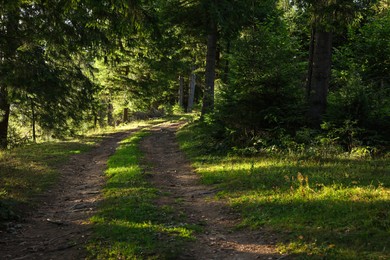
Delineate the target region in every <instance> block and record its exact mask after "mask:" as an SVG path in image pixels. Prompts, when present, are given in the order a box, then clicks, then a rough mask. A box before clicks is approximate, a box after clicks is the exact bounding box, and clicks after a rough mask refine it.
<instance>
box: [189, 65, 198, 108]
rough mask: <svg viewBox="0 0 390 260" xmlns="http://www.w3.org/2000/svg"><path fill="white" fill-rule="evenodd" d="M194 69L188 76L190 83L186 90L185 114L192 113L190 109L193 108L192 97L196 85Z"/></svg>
mask: <svg viewBox="0 0 390 260" xmlns="http://www.w3.org/2000/svg"><path fill="white" fill-rule="evenodd" d="M194 71H195V67H193V68H192V71H191V75H190V83H189V89H188V105H187V112H188V113H190V112H192V108H193V106H194V97H195V84H196V75H195V72H194Z"/></svg>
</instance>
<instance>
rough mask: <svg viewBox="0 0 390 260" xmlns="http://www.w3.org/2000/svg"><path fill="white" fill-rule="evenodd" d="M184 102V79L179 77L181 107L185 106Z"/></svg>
mask: <svg viewBox="0 0 390 260" xmlns="http://www.w3.org/2000/svg"><path fill="white" fill-rule="evenodd" d="M183 100H184V78H183V77H182V76H179V106H180V107H184V106H183Z"/></svg>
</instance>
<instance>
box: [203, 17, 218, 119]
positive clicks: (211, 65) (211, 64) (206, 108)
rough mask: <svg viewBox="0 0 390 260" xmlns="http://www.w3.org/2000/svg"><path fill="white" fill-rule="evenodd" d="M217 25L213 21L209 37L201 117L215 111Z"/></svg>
mask: <svg viewBox="0 0 390 260" xmlns="http://www.w3.org/2000/svg"><path fill="white" fill-rule="evenodd" d="M217 34H218V32H217V25H216V24H215V22H214V21H213V20H212V19H211V21H210V28H209V34H208V37H207V56H206V72H205V77H206V80H205V83H206V84H205V89H204V93H203V106H202V113H201V116H202V117H203V116H204V115H205V114H208V113H211V112H213V111H214V80H215V61H216V55H217V40H218V35H217Z"/></svg>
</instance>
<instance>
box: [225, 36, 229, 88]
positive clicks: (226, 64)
mask: <svg viewBox="0 0 390 260" xmlns="http://www.w3.org/2000/svg"><path fill="white" fill-rule="evenodd" d="M226 54H227V55H228V57H227V59H226V61H225V68H224V70H223V82H224V83H225V84H227V83H228V80H229V69H230V68H229V66H230V64H229V54H230V40H228V42H227V46H226Z"/></svg>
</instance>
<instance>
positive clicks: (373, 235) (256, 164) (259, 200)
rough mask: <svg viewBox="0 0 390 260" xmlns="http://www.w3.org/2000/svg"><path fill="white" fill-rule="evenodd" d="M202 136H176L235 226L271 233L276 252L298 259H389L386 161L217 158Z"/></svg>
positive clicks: (185, 132) (195, 128) (196, 132)
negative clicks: (230, 211) (237, 218)
mask: <svg viewBox="0 0 390 260" xmlns="http://www.w3.org/2000/svg"><path fill="white" fill-rule="evenodd" d="M205 131H206V132H205ZM207 136H208V132H207V129H204V126H202V125H200V124H198V125H197V124H195V125H191V126H189V127H186V128H184V129H182V130H181V131H180V132H179V133H178V138H179V142H180V144H181V147H182V149H184V150H185V151H186V152H187V154H188V156H189V157H190V158H191V160H192V162H193V165H194V167H195V168H196V170H197V172H198V173H199V174H200V175H201V177H202V180H203V182H204V183H205V184H210V185H217V186H218V187H219V188H220V189H221V190H222V191H221V192H220V193H219V194H218V195H219V196H220V197H222V198H225V199H227V200H228V201H229V203H230V204H231V206H232V207H233V208H234V209H236V210H237V211H238V212H240V213H241V215H242V222H241V226H245V227H250V228H253V229H257V228H260V227H263V226H264V227H267V228H271V229H272V230H274V232H275V233H276V234H280V243H279V246H278V248H279V250H280V251H281V252H283V253H288V254H291V255H294V256H295V257H297V258H299V259H306V258H310V259H389V258H390V239H389V238H390V162H389V159H388V158H381V159H364V160H363V159H354V158H349V157H347V156H334V157H327V156H325V155H324V156H314V157H308V156H305V155H302V154H300V155H298V154H295V155H294V154H282V153H280V154H278V153H275V154H264V155H261V156H256V157H251V158H248V157H241V156H236V155H232V156H218V155H215V154H210V152H208V150H210V149H209V148H210V147H209V145H208V144H212V140H208V137H207ZM205 154H207V155H205Z"/></svg>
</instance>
